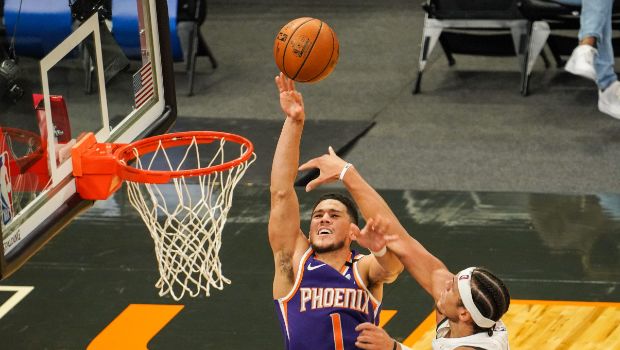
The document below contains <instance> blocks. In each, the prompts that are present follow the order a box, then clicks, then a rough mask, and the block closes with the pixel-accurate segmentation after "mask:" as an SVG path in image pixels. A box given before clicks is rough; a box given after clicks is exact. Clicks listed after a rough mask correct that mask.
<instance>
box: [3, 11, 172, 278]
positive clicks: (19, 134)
mask: <svg viewBox="0 0 620 350" xmlns="http://www.w3.org/2000/svg"><path fill="white" fill-rule="evenodd" d="M3 10H4V11H3V12H0V13H2V15H3V18H2V23H4V28H0V32H1V34H2V38H0V43H2V47H1V48H0V208H1V221H0V230H1V232H2V243H3V244H2V245H1V246H0V253H1V254H0V267H1V268H0V278H5V277H7V276H8V275H10V274H11V273H12V272H13V271H15V270H16V269H17V268H19V266H21V265H22V264H23V263H24V262H25V261H27V260H28V258H29V257H30V256H32V255H33V254H34V253H35V252H36V251H37V250H39V249H40V248H41V247H42V246H43V245H44V244H45V243H46V242H47V241H48V240H49V239H50V238H51V237H52V236H53V235H54V234H56V233H57V232H59V231H60V230H61V229H62V227H63V226H65V225H66V224H67V223H69V222H70V221H71V219H72V218H73V217H75V215H77V214H79V212H80V211H82V210H83V209H85V208H87V207H89V206H90V205H92V201H85V200H82V199H81V198H80V197H79V195H78V194H77V193H76V186H75V179H74V178H73V176H72V161H71V148H72V146H73V145H74V144H75V143H76V142H77V141H79V140H80V139H81V138H82V137H84V135H85V134H86V133H88V132H93V133H94V134H95V136H96V138H97V141H98V142H116V143H128V142H132V141H135V140H137V139H139V138H143V137H146V136H150V135H152V134H155V133H161V132H163V131H165V130H166V128H167V127H169V126H170V125H171V123H172V122H173V121H174V119H175V118H176V115H175V111H176V108H175V107H174V106H175V100H174V87H173V84H174V80H173V79H172V77H171V76H170V74H171V72H172V61H171V54H170V53H169V52H170V46H169V35H168V32H169V29H168V11H167V6H166V1H165V0H114V1H112V0H71V1H69V3H67V2H66V1H65V2H62V1H52V2H39V1H36V2H35V1H21V0H5V2H4V9H3ZM160 31H161V32H163V33H166V35H163V36H161V37H160V35H159V33H160Z"/></svg>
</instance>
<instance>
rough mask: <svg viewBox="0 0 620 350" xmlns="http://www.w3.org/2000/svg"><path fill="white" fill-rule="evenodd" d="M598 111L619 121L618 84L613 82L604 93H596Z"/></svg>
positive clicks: (619, 85) (619, 95)
mask: <svg viewBox="0 0 620 350" xmlns="http://www.w3.org/2000/svg"><path fill="white" fill-rule="evenodd" d="M598 110H599V111H601V112H603V113H605V114H609V115H610V116H612V117H614V118H616V119H620V82H618V81H614V82H613V83H612V84H611V85H609V86H608V87H607V89H605V91H601V90H599V91H598Z"/></svg>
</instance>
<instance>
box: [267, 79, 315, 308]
mask: <svg viewBox="0 0 620 350" xmlns="http://www.w3.org/2000/svg"><path fill="white" fill-rule="evenodd" d="M275 82H276V86H277V87H278V91H279V93H280V106H281V108H282V111H283V112H284V114H285V115H286V120H285V121H284V125H283V127H282V131H281V133H280V138H279V139H278V143H277V146H276V150H275V153H274V156H273V163H272V167H271V184H270V185H271V186H270V192H271V211H270V214H269V243H270V245H271V249H272V250H273V255H274V263H275V276H274V288H273V293H274V298H279V297H282V296H284V295H285V294H286V293H288V291H289V287H290V286H291V285H292V283H293V281H294V273H295V269H294V268H293V266H294V263H295V262H296V261H299V259H300V256H301V254H303V251H304V250H305V249H306V248H307V246H308V243H307V241H306V240H305V237H304V235H303V233H302V232H301V230H300V228H299V223H300V217H299V202H298V199H297V194H296V193H295V188H294V182H295V177H296V176H297V167H298V166H299V145H300V142H301V135H302V131H303V127H304V119H305V112H304V103H303V98H302V96H301V94H300V93H299V92H298V91H296V90H295V85H294V83H293V81H292V80H290V79H289V78H287V77H286V76H284V74H282V73H280V75H279V76H277V77H276V78H275Z"/></svg>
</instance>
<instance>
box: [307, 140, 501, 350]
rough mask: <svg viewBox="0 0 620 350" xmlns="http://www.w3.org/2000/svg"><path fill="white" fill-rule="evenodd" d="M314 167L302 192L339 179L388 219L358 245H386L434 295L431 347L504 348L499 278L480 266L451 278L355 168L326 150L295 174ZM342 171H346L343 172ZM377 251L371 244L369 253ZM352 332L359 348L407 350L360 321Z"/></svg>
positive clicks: (360, 202)
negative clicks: (434, 330) (434, 332)
mask: <svg viewBox="0 0 620 350" xmlns="http://www.w3.org/2000/svg"><path fill="white" fill-rule="evenodd" d="M313 168H318V169H319V170H320V175H319V177H318V178H316V179H314V180H312V181H311V182H310V183H308V185H307V187H306V191H310V190H312V189H314V188H315V187H317V186H318V185H320V184H323V183H328V182H333V181H336V180H338V179H339V178H340V179H341V180H342V182H343V183H344V185H345V186H346V188H347V190H348V191H349V193H350V194H351V196H352V197H353V198H354V199H355V201H356V202H357V203H358V205H360V207H361V206H362V205H363V202H375V203H381V205H383V206H384V209H385V210H386V211H388V212H389V214H384V215H385V216H384V217H385V218H387V220H388V221H389V222H388V224H387V226H385V227H389V228H386V229H382V230H374V231H367V232H365V234H366V237H365V240H363V241H361V240H360V241H359V243H360V244H361V245H362V246H364V244H365V242H367V241H368V240H373V239H374V240H376V241H377V242H380V244H385V243H387V248H388V249H387V250H388V252H390V251H391V252H393V253H394V254H395V255H396V256H397V257H398V258H399V259H400V261H401V262H402V263H403V265H404V266H405V268H406V269H407V271H409V273H410V274H411V276H413V278H415V280H416V281H418V283H419V284H420V285H421V286H422V287H423V288H424V289H425V290H426V291H427V292H428V293H429V294H430V295H431V296H432V297H433V299H434V300H435V306H436V316H437V319H436V321H437V336H436V339H434V340H433V349H436V350H439V349H441V350H450V349H459V350H472V349H488V350H490V349H497V350H508V349H509V345H508V332H507V331H506V328H505V326H504V324H503V323H502V321H501V320H500V318H501V317H502V315H504V313H506V311H508V306H509V305H510V295H509V294H508V290H507V289H506V286H505V285H504V283H503V282H502V281H501V280H500V279H499V278H497V277H496V276H494V275H493V274H492V273H491V272H489V271H488V270H486V269H484V268H480V267H477V268H473V267H470V268H467V269H464V270H462V271H460V272H459V273H458V274H456V275H454V274H452V273H451V272H450V271H448V269H447V268H446V266H445V265H444V264H443V263H442V262H441V261H440V260H439V259H437V257H435V256H433V255H432V254H431V253H429V252H428V251H427V250H426V249H425V248H424V247H423V246H422V245H421V244H420V243H419V242H418V241H417V240H415V239H414V238H413V237H411V236H410V235H409V234H408V233H407V231H406V230H405V228H404V227H403V226H402V225H401V224H400V222H399V221H398V219H397V218H396V216H395V215H394V214H393V212H392V211H391V210H390V209H389V207H388V206H387V203H385V201H384V200H383V199H382V198H381V196H380V195H379V194H378V193H377V192H376V191H375V190H374V189H373V188H372V187H370V185H368V183H366V181H365V180H364V179H363V178H362V176H361V175H360V174H359V172H357V170H356V169H355V167H353V166H352V165H351V164H350V163H346V162H345V161H344V160H342V159H341V158H340V157H338V156H337V155H336V154H335V153H334V151H333V150H332V149H331V148H330V149H329V153H328V154H326V155H323V156H321V157H318V158H315V159H312V160H310V161H308V162H307V163H305V164H303V165H302V166H301V167H300V168H299V170H308V169H313ZM343 169H347V170H346V172H345V171H344V170H343ZM341 174H344V176H342V175H341ZM385 232H389V234H385ZM356 234H357V233H356ZM379 248H380V247H378V246H376V245H375V246H373V249H379ZM357 330H358V331H360V332H361V333H360V336H359V337H358V341H357V343H356V346H358V347H359V348H361V349H387V350H391V349H407V347H405V346H404V345H402V344H399V343H397V342H396V341H395V340H393V339H392V338H390V337H389V335H388V334H387V333H386V332H385V331H384V330H383V329H380V328H378V327H377V326H376V325H373V324H370V323H365V324H362V325H360V326H358V327H357Z"/></svg>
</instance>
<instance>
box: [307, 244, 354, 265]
mask: <svg viewBox="0 0 620 350" xmlns="http://www.w3.org/2000/svg"><path fill="white" fill-rule="evenodd" d="M349 256H350V249H349V248H348V247H342V248H340V249H338V250H334V251H331V252H325V253H315V254H314V258H315V259H317V260H321V261H322V262H324V263H326V264H328V265H329V266H331V267H333V268H334V269H336V270H340V268H341V267H342V266H343V265H344V263H345V262H347V261H348V260H349Z"/></svg>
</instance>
